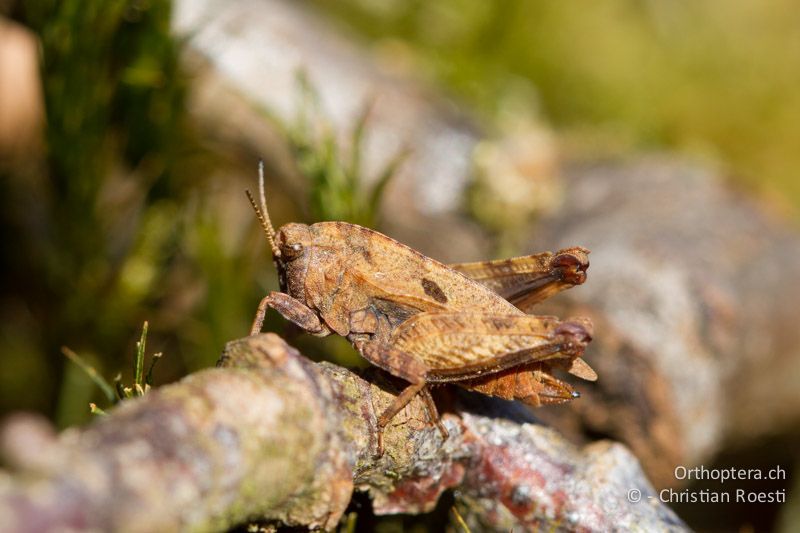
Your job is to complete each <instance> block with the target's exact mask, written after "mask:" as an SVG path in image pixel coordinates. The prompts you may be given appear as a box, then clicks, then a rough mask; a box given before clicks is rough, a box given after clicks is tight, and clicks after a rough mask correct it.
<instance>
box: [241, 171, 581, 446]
mask: <svg viewBox="0 0 800 533" xmlns="http://www.w3.org/2000/svg"><path fill="white" fill-rule="evenodd" d="M259 192H260V200H261V201H260V204H261V205H260V207H259V205H257V204H256V202H255V200H254V199H253V196H252V195H251V194H250V192H249V191H247V196H248V198H249V199H250V203H251V204H252V206H253V209H254V210H255V212H256V215H257V216H258V219H259V221H260V222H261V226H262V228H263V229H264V232H265V233H266V235H267V239H268V240H269V244H270V248H271V249H272V255H273V260H274V263H275V266H276V268H277V271H278V279H279V284H280V292H275V291H273V292H271V293H270V294H268V295H267V296H266V297H264V299H263V300H262V301H261V303H260V304H259V306H258V311H257V313H256V317H255V319H254V321H253V326H252V329H251V331H250V333H251V335H255V334H257V333H259V332H260V331H261V327H262V324H263V321H264V316H265V314H266V311H267V309H268V308H270V307H271V308H273V309H275V310H276V311H278V313H280V314H281V315H282V316H283V317H284V318H286V319H287V320H289V321H291V322H292V323H294V324H296V325H297V326H299V327H300V328H302V329H303V330H305V331H306V332H308V333H310V334H312V335H316V336H320V337H324V336H326V335H330V334H332V333H335V334H337V335H341V336H343V337H346V338H347V339H348V340H349V341H350V342H351V343H352V345H353V346H354V347H355V349H356V350H357V351H358V352H359V353H360V354H361V355H362V356H363V357H364V358H365V359H367V360H368V361H370V362H371V363H372V364H374V365H376V366H378V367H380V368H381V369H383V370H385V371H387V372H389V373H390V374H392V375H394V376H397V377H399V378H402V379H404V380H406V381H407V382H408V383H409V385H408V386H407V387H406V388H405V389H404V390H403V391H402V392H401V393H400V395H399V396H397V398H396V399H395V400H394V402H393V403H392V404H391V405H390V406H389V407H388V408H387V409H386V410H385V411H384V412H383V413H382V414H381V415H380V416H379V417H378V432H377V433H378V438H377V441H378V446H377V447H378V453H379V454H381V453H382V432H383V428H384V427H385V426H386V425H387V424H388V423H389V421H391V419H392V418H393V417H394V416H395V415H396V414H397V413H398V412H399V411H400V410H401V409H403V407H405V405H406V404H408V402H410V401H411V400H412V399H413V397H414V396H415V395H417V394H418V393H419V394H421V395H422V398H423V400H424V402H425V404H426V406H427V409H428V414H429V417H430V419H431V421H432V422H433V423H435V424H436V425H437V427H438V428H439V430H440V432H441V433H442V436H443V437H444V438H445V439H446V438H447V431H446V429H445V428H444V426H443V425H442V423H441V421H440V420H439V416H438V413H437V410H436V406H435V404H434V402H433V399H432V397H431V394H430V390H429V385H430V384H439V383H450V382H452V383H455V384H457V385H460V386H462V387H464V388H467V389H472V390H476V391H479V392H482V393H484V394H488V395H493V396H500V397H503V398H506V399H520V400H523V401H525V402H526V403H529V404H532V405H541V404H551V403H561V402H565V401H569V400H571V399H573V398H576V397H578V396H579V395H578V393H577V392H575V391H574V390H573V389H572V387H570V386H569V385H568V384H567V383H564V382H563V381H561V380H558V379H556V378H555V377H554V376H553V375H552V373H551V371H552V369H553V368H554V367H560V368H562V369H564V370H566V371H567V372H569V373H571V374H573V375H576V376H578V377H581V378H584V379H587V380H595V379H596V378H597V376H596V374H595V373H594V371H593V370H592V369H591V368H590V367H589V365H587V364H586V363H585V362H584V361H583V360H582V359H581V356H582V355H583V352H584V349H585V347H586V345H587V344H588V342H589V341H590V340H591V322H590V321H589V320H588V319H586V318H573V319H570V320H564V321H562V320H559V319H557V318H555V317H551V316H535V315H529V314H526V313H525V311H527V310H528V309H529V308H530V307H531V306H532V305H534V304H535V303H537V302H540V301H541V300H543V299H545V298H547V297H548V296H550V295H552V294H555V293H557V292H559V291H561V290H564V289H566V288H569V287H572V286H574V285H578V284H580V283H583V281H584V280H585V279H586V269H587V268H588V265H589V263H588V258H587V254H588V250H585V249H583V248H568V249H565V250H560V251H559V252H557V253H555V254H552V253H549V252H545V253H541V254H537V255H531V256H525V257H517V258H513V259H506V260H500V261H487V262H480V263H464V264H456V265H450V266H447V265H444V264H442V263H440V262H438V261H435V260H434V259H431V258H428V257H425V256H424V255H422V254H420V253H419V252H417V251H415V250H413V249H411V248H410V247H408V246H406V245H404V244H401V243H399V242H397V241H395V240H394V239H391V238H389V237H387V236H385V235H383V234H381V233H378V232H376V231H373V230H370V229H367V228H363V227H361V226H357V225H354V224H349V223H346V222H319V223H316V224H312V225H305V224H297V223H289V224H286V225H284V226H282V227H281V228H280V229H279V230H278V231H277V232H276V231H275V230H274V229H273V227H272V223H271V221H270V219H269V214H268V211H267V206H266V199H265V195H264V177H263V170H262V171H260V173H259Z"/></svg>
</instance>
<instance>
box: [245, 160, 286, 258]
mask: <svg viewBox="0 0 800 533" xmlns="http://www.w3.org/2000/svg"><path fill="white" fill-rule="evenodd" d="M245 193H247V199H248V200H250V205H251V206H253V211H255V212H256V216H257V217H258V221H259V222H260V223H261V229H263V230H264V233H265V234H266V235H267V240H268V241H269V247H270V248H272V255H274V256H275V257H280V256H281V249H280V248H278V245H277V244H275V230H274V229H273V227H272V222H271V221H270V219H269V211H267V195H266V194H265V193H264V160H259V162H258V196H259V200H260V201H261V207H260V208H259V206H258V204H256V201H255V199H254V198H253V195H252V194H250V191H249V190H245Z"/></svg>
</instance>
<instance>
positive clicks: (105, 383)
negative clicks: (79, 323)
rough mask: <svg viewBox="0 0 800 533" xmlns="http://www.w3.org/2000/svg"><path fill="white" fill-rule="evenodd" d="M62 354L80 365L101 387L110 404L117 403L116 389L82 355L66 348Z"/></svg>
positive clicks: (63, 348)
mask: <svg viewBox="0 0 800 533" xmlns="http://www.w3.org/2000/svg"><path fill="white" fill-rule="evenodd" d="M61 353H63V354H64V355H65V356H66V357H67V358H68V359H69V360H70V361H72V362H73V363H75V364H76V365H78V366H79V367H80V368H81V370H83V371H84V372H86V375H87V376H89V378H90V379H91V380H92V381H94V383H95V384H96V385H97V386H98V387H100V390H102V391H103V394H105V395H106V398H108V401H109V402H112V403H113V402H115V401H116V400H115V397H114V389H113V388H112V387H111V385H110V384H109V383H108V381H106V380H105V378H104V377H103V376H101V375H100V374H98V373H97V370H95V369H94V367H93V366H92V365H90V364H89V363H87V362H86V361H85V360H84V359H83V358H82V357H81V356H80V355H78V354H76V353H75V352H73V351H72V350H70V349H69V348H67V347H66V346H62V347H61Z"/></svg>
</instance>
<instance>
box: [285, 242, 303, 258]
mask: <svg viewBox="0 0 800 533" xmlns="http://www.w3.org/2000/svg"><path fill="white" fill-rule="evenodd" d="M281 252H282V253H283V255H285V256H286V257H288V258H289V259H294V258H295V257H297V256H299V255H301V254H302V253H303V245H302V244H300V243H299V242H295V243H292V244H286V245H284V246H283V247H282V250H281Z"/></svg>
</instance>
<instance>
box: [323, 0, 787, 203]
mask: <svg viewBox="0 0 800 533" xmlns="http://www.w3.org/2000/svg"><path fill="white" fill-rule="evenodd" d="M313 3H314V4H315V5H317V6H318V7H319V8H321V9H324V10H326V11H327V12H329V13H330V14H331V15H332V16H333V17H335V18H338V19H339V20H341V21H344V22H345V23H346V24H348V25H349V26H351V27H352V28H355V29H356V30H357V31H358V32H359V33H360V34H362V35H363V36H365V37H366V38H367V39H369V40H370V41H371V42H372V43H373V44H374V46H375V49H376V51H377V52H378V53H379V54H381V53H382V52H385V53H384V54H383V55H384V56H386V57H387V58H389V60H390V61H393V62H394V63H396V64H399V65H400V67H403V68H406V69H407V70H410V71H412V72H414V73H415V74H417V75H418V76H422V77H427V78H429V79H432V80H434V81H435V82H437V83H440V84H444V85H446V86H448V87H449V88H450V89H451V91H452V92H453V93H454V94H456V95H458V96H459V97H460V98H462V99H463V100H464V101H466V102H468V103H469V104H470V106H471V107H472V108H475V109H479V110H481V111H482V113H483V114H484V116H485V117H487V118H488V119H489V121H491V119H492V118H494V117H496V116H497V114H498V112H500V110H501V108H502V106H503V102H504V101H505V100H506V99H507V97H509V96H513V95H514V94H516V93H518V92H519V91H520V90H521V89H522V90H528V89H533V90H534V91H535V92H536V93H537V94H538V101H532V102H531V105H532V106H535V107H539V109H540V111H541V113H542V114H543V115H544V116H545V117H546V118H547V119H548V120H549V121H551V122H552V123H553V124H554V125H555V126H556V127H557V128H558V129H559V130H560V131H561V133H562V135H566V136H567V139H568V140H569V141H570V142H569V143H568V144H570V145H571V146H572V147H574V148H576V150H578V151H579V152H581V153H582V154H588V155H591V156H597V155H600V156H602V155H607V153H608V151H609V150H614V151H617V152H619V151H624V150H629V149H632V148H658V147H671V148H679V149H682V150H685V151H688V152H690V153H692V154H695V155H698V156H700V157H702V158H708V159H710V160H712V161H715V162H717V163H722V164H724V165H726V166H727V168H728V169H729V173H730V174H733V175H734V177H735V178H736V180H737V182H738V183H741V184H745V185H746V186H748V187H751V188H755V189H757V190H759V192H762V193H766V194H767V195H768V196H771V197H773V199H775V200H777V203H778V204H780V203H789V204H791V205H793V206H794V212H795V213H797V212H798V211H797V208H798V207H800V179H798V178H797V172H798V170H797V169H798V168H800V150H797V147H798V146H800V121H798V120H797V118H796V117H798V116H800V92H798V91H797V87H798V86H799V85H800V10H798V9H797V4H796V3H795V2H792V1H791V0H700V1H687V0H683V1H677V2H654V1H638V0H610V1H607V2H559V1H555V0H545V1H534V0H501V1H498V2H484V1H481V0H451V1H447V2H421V1H411V2H407V1H399V0H345V1H343V2H336V3H335V4H334V3H330V2H322V1H319V0H317V1H315V2H313ZM782 198H785V199H788V202H785V201H783V200H781V199H782Z"/></svg>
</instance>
